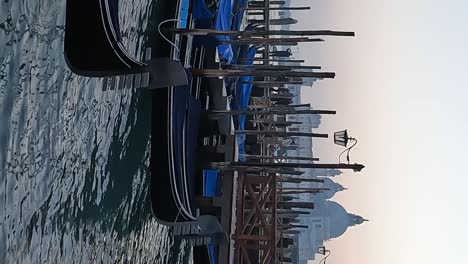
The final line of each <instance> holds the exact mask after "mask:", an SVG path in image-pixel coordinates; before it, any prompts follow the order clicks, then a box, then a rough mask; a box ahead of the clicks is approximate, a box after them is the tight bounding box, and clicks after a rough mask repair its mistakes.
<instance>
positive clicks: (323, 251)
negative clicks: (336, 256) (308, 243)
mask: <svg viewBox="0 0 468 264" xmlns="http://www.w3.org/2000/svg"><path fill="white" fill-rule="evenodd" d="M317 253H319V254H322V255H324V257H323V258H322V259H321V260H320V262H319V264H320V263H323V264H325V261H327V258H328V257H329V256H330V254H331V250H329V249H326V248H325V247H318V248H317Z"/></svg>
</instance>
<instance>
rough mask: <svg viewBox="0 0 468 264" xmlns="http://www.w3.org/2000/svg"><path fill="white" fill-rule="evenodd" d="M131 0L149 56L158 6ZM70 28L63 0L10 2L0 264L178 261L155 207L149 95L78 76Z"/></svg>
mask: <svg viewBox="0 0 468 264" xmlns="http://www.w3.org/2000/svg"><path fill="white" fill-rule="evenodd" d="M121 2H122V3H121V8H120V20H121V30H122V33H123V34H122V35H123V38H124V43H125V44H126V46H127V48H128V50H129V51H130V52H131V53H133V54H134V55H135V56H136V57H138V58H142V57H143V52H144V50H143V48H142V47H144V44H145V39H146V38H145V31H146V26H147V24H148V19H149V14H150V13H151V10H152V8H154V7H155V5H156V3H151V4H150V3H148V2H151V1H147V0H130V1H121ZM64 24H65V1H58V0H55V1H54V0H40V1H37V0H10V1H9V0H2V1H1V4H0V63H1V64H0V206H1V208H0V263H58V262H62V263H77V262H80V263H94V262H101V261H102V262H104V263H115V262H131V263H148V262H151V263H167V262H169V261H172V260H174V261H176V262H180V261H182V260H180V261H178V259H182V257H181V255H178V256H171V255H170V254H169V252H170V248H171V246H172V245H171V244H172V242H171V239H170V233H169V231H168V229H167V228H165V227H163V226H161V225H158V224H157V223H156V221H155V220H154V219H153V218H152V216H151V212H150V207H149V201H148V199H149V197H148V188H149V171H148V170H149V169H148V166H149V153H150V151H149V150H150V126H149V124H150V123H149V114H150V109H151V102H150V98H149V95H148V93H146V92H142V91H132V90H128V89H124V90H116V91H108V92H102V91H101V87H102V80H101V79H98V78H84V77H79V76H76V75H74V74H72V73H71V72H70V71H69V70H68V69H67V67H66V65H65V62H64V58H63V39H64ZM171 259H172V260H171Z"/></svg>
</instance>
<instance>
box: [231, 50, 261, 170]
mask: <svg viewBox="0 0 468 264" xmlns="http://www.w3.org/2000/svg"><path fill="white" fill-rule="evenodd" d="M256 53H257V48H256V47H250V48H248V47H246V46H243V47H241V51H240V54H239V58H247V59H248V60H247V61H244V62H243V64H245V65H252V64H253V58H254V57H255V54H256ZM251 81H253V77H252V76H242V77H241V78H239V80H238V82H237V85H236V95H235V97H234V98H235V100H234V109H238V110H244V109H246V108H247V106H248V105H249V101H250V94H251V93H252V84H249V83H245V82H251ZM245 122H246V116H245V115H240V116H239V120H238V126H239V130H244V129H245ZM245 138H246V136H245V135H237V142H238V147H239V154H245ZM239 160H240V161H245V160H246V158H245V157H243V156H239Z"/></svg>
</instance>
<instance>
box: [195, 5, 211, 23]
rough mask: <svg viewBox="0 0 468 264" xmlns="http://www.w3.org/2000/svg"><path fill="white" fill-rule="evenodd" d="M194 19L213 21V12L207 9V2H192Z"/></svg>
mask: <svg viewBox="0 0 468 264" xmlns="http://www.w3.org/2000/svg"><path fill="white" fill-rule="evenodd" d="M192 17H193V19H195V20H207V19H212V18H213V12H211V10H210V9H208V7H206V3H205V0H192Z"/></svg>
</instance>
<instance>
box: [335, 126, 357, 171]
mask: <svg viewBox="0 0 468 264" xmlns="http://www.w3.org/2000/svg"><path fill="white" fill-rule="evenodd" d="M334 141H335V144H337V145H339V146H343V147H345V148H346V149H345V150H343V151H342V152H341V153H340V155H339V156H338V163H339V164H342V163H341V155H343V154H344V153H346V160H347V162H348V164H349V152H350V151H351V149H352V148H353V147H354V146H356V144H357V139H355V138H352V137H350V136H349V134H348V131H347V130H346V129H345V130H342V131H338V132H335V134H334ZM348 143H351V144H352V145H351V146H350V147H347V146H348Z"/></svg>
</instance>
